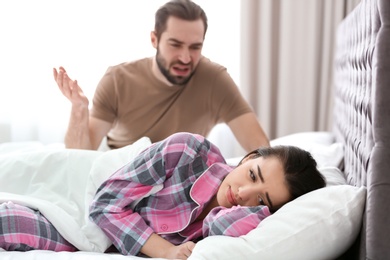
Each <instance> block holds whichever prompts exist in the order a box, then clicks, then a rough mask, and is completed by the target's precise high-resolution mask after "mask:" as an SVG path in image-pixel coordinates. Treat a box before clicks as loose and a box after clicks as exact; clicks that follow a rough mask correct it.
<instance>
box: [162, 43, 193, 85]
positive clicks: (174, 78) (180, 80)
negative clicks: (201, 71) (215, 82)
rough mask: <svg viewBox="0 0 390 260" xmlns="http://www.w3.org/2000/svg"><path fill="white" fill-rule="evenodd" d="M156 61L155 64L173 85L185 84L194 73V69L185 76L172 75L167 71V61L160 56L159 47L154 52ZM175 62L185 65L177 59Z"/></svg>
mask: <svg viewBox="0 0 390 260" xmlns="http://www.w3.org/2000/svg"><path fill="white" fill-rule="evenodd" d="M156 62H157V66H158V68H159V69H160V71H161V73H162V74H163V75H164V77H165V78H166V79H167V80H168V81H169V82H170V83H172V84H174V85H185V84H187V82H188V81H189V80H190V79H191V77H192V75H194V71H192V72H191V73H190V75H188V76H187V77H182V76H174V75H172V74H171V73H169V70H168V69H166V66H167V62H166V61H165V60H164V58H163V57H162V56H161V54H160V51H159V49H157V54H156ZM177 63H179V64H181V65H186V64H183V63H181V62H180V61H178V62H177Z"/></svg>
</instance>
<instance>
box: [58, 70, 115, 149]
mask: <svg viewBox="0 0 390 260" xmlns="http://www.w3.org/2000/svg"><path fill="white" fill-rule="evenodd" d="M53 76H54V80H55V81H56V83H57V85H58V88H59V89H60V90H61V92H62V94H63V95H64V96H65V97H66V98H67V99H68V100H69V101H70V102H71V103H72V109H71V114H70V119H69V126H68V130H67V132H66V136H65V146H66V148H77V149H90V150H96V149H97V148H98V147H99V144H100V142H101V140H102V139H103V137H104V136H105V135H106V134H107V133H108V131H109V130H110V129H111V123H109V122H106V121H103V120H100V119H96V118H93V117H91V118H90V117H89V108H88V105H89V100H88V98H87V97H86V96H85V95H84V92H83V90H82V89H81V88H80V86H79V85H78V83H77V80H72V79H71V78H70V77H69V76H68V73H67V72H66V70H65V69H64V68H63V67H60V68H59V69H58V71H57V69H55V68H54V69H53Z"/></svg>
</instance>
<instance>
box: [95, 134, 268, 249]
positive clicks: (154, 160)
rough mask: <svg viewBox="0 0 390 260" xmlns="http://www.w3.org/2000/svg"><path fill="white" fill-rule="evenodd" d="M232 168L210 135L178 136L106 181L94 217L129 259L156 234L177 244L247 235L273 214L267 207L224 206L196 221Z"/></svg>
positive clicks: (96, 197) (162, 143) (147, 151)
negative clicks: (210, 236)
mask: <svg viewBox="0 0 390 260" xmlns="http://www.w3.org/2000/svg"><path fill="white" fill-rule="evenodd" d="M232 170H233V168H232V167H230V166H228V165H227V164H226V162H225V160H224V158H223V157H222V155H221V153H220V151H219V149H218V148H217V147H216V146H214V145H213V144H212V143H210V142H209V141H208V140H207V139H205V138H204V137H202V136H200V135H195V134H188V133H177V134H174V135H172V136H170V137H168V138H167V139H165V140H163V141H161V142H158V143H155V144H153V145H152V146H150V147H149V148H148V149H146V150H145V151H144V152H142V153H140V154H139V155H138V156H137V157H136V158H135V159H134V160H133V161H131V162H130V163H128V164H126V165H125V166H124V167H122V168H121V169H119V170H118V171H117V172H116V173H114V174H113V175H112V176H111V177H110V178H109V179H108V180H107V181H105V182H104V183H103V184H102V185H101V186H100V188H99V189H98V191H97V194H96V196H95V198H94V200H93V202H92V205H91V207H90V218H91V219H92V221H93V222H95V223H96V224H97V225H98V226H99V227H100V228H101V229H102V230H103V231H104V232H105V233H106V235H107V236H108V237H109V238H110V239H111V240H112V242H113V244H114V245H115V247H116V248H117V249H118V250H119V252H121V253H122V254H124V255H137V254H138V253H139V251H140V249H141V247H142V246H143V245H144V244H145V242H146V241H147V239H148V238H149V237H150V236H151V235H152V234H153V233H157V234H159V235H160V236H161V237H163V238H165V239H166V240H168V241H170V242H171V243H173V244H176V245H178V244H181V243H183V242H186V241H190V240H191V241H197V240H199V239H201V238H202V237H204V236H209V235H217V234H222V235H231V236H239V235H243V234H245V233H246V232H248V231H249V230H250V229H253V228H255V227H256V226H257V225H258V223H259V222H260V221H261V220H262V219H264V218H265V217H267V216H269V215H270V212H269V210H268V208H267V207H265V206H258V207H252V208H248V207H235V208H232V209H225V208H221V207H218V208H217V209H216V210H215V211H213V212H211V213H212V214H211V215H210V216H209V217H208V218H206V219H205V221H204V223H202V222H199V221H196V219H197V217H198V216H199V215H200V214H201V212H202V211H203V209H204V207H205V206H206V205H207V203H208V202H209V201H210V200H211V198H212V197H213V196H214V195H215V194H216V193H217V191H218V188H219V186H220V184H221V182H222V180H223V179H224V177H225V176H226V175H227V174H228V173H229V172H230V171H232ZM156 190H157V191H156ZM202 226H203V227H202ZM202 229H203V231H202Z"/></svg>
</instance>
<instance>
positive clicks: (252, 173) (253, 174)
mask: <svg viewBox="0 0 390 260" xmlns="http://www.w3.org/2000/svg"><path fill="white" fill-rule="evenodd" d="M249 176H250V177H251V179H252V180H253V181H255V180H256V175H255V173H254V172H253V171H252V170H249Z"/></svg>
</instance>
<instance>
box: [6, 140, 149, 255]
mask: <svg viewBox="0 0 390 260" xmlns="http://www.w3.org/2000/svg"><path fill="white" fill-rule="evenodd" d="M150 144H151V142H150V140H149V139H148V138H146V137H144V138H141V139H140V140H138V141H137V142H136V143H134V144H133V145H130V146H126V147H124V148H121V149H117V150H113V151H108V152H98V151H88V150H71V149H62V148H47V147H41V148H40V149H37V147H34V149H33V150H31V149H28V147H25V148H24V149H21V150H20V149H12V148H14V147H9V148H10V149H4V147H2V148H3V149H2V150H1V149H0V191H1V192H0V202H7V201H13V202H14V203H18V204H21V205H25V206H28V207H31V208H34V209H38V210H39V211H41V212H42V214H43V215H45V217H46V218H48V219H49V220H50V221H51V223H53V225H54V226H55V227H56V228H57V230H58V231H59V232H60V233H61V234H62V235H63V236H64V238H65V239H66V240H68V241H69V242H70V243H72V244H73V245H75V246H76V247H77V248H78V249H80V250H82V251H89V252H104V251H105V250H106V249H107V247H108V246H109V245H110V244H111V243H110V241H109V240H108V238H107V237H106V236H105V235H104V233H103V232H102V231H101V230H100V228H98V227H97V226H96V225H94V224H93V223H92V222H91V221H89V219H88V206H89V204H90V202H91V200H92V198H93V196H94V194H95V192H96V190H97V188H98V187H99V185H100V184H101V183H102V182H103V181H104V180H105V179H107V178H108V177H109V176H110V175H111V174H112V173H114V171H115V170H117V169H118V168H119V167H121V166H122V165H124V164H125V163H126V162H128V161H129V160H131V158H133V157H134V156H135V155H137V154H138V153H139V152H140V151H141V150H143V149H145V148H146V147H147V146H149V145H150ZM7 150H8V152H7Z"/></svg>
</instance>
